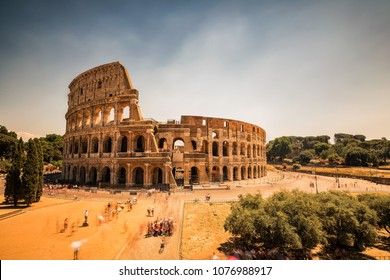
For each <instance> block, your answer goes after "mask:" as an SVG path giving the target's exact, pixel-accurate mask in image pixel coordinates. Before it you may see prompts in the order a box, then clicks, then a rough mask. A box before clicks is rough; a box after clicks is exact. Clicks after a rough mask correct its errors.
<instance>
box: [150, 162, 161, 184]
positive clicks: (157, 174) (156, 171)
mask: <svg viewBox="0 0 390 280" xmlns="http://www.w3.org/2000/svg"><path fill="white" fill-rule="evenodd" d="M150 175H151V178H150V179H151V180H150V181H151V182H152V185H154V186H157V185H158V184H162V183H163V171H162V169H161V168H160V167H155V168H153V170H152V173H151V174H150Z"/></svg>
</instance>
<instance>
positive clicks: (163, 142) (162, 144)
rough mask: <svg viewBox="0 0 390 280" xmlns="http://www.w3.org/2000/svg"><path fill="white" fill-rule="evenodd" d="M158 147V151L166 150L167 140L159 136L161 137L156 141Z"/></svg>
mask: <svg viewBox="0 0 390 280" xmlns="http://www.w3.org/2000/svg"><path fill="white" fill-rule="evenodd" d="M158 149H159V150H160V152H164V151H167V150H168V142H167V139H165V138H161V139H160V140H159V141H158Z"/></svg>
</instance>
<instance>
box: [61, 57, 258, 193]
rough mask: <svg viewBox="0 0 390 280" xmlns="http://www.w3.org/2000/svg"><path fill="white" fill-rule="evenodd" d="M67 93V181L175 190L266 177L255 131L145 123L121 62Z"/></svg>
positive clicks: (233, 123)
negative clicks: (195, 185) (197, 185)
mask: <svg viewBox="0 0 390 280" xmlns="http://www.w3.org/2000/svg"><path fill="white" fill-rule="evenodd" d="M69 89H70V92H69V94H68V111H67V113H66V116H65V118H66V133H65V136H64V140H65V144H64V159H63V173H62V174H63V175H62V176H63V178H62V179H64V180H65V181H67V182H72V183H76V184H82V185H94V186H98V187H99V188H120V189H131V188H154V187H160V188H161V187H163V188H165V187H170V188H176V187H177V186H191V185H194V184H199V185H210V184H214V183H215V184H222V183H224V182H225V183H226V182H234V181H240V180H247V179H256V178H260V177H263V176H265V175H266V167H265V166H266V156H265V141H266V139H265V131H264V130H263V129H262V128H261V127H259V126H256V125H253V124H249V123H245V122H242V121H237V120H230V119H221V118H209V117H204V116H181V119H180V121H176V120H168V121H167V122H166V123H163V122H158V121H156V120H153V119H144V118H143V116H142V113H141V108H140V106H139V104H138V98H139V92H138V91H137V90H136V89H135V88H134V87H133V85H132V83H131V80H130V77H129V74H128V72H127V69H126V68H125V67H124V66H123V65H122V64H121V63H119V62H113V63H109V64H105V65H101V66H98V67H95V68H92V69H90V70H88V71H85V72H83V73H81V74H80V75H78V76H77V77H76V78H75V79H74V80H73V81H72V82H71V83H70V85H69ZM168 109H169V108H168Z"/></svg>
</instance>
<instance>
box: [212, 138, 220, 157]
mask: <svg viewBox="0 0 390 280" xmlns="http://www.w3.org/2000/svg"><path fill="white" fill-rule="evenodd" d="M218 156H219V147H218V142H215V141H214V142H213V157H218Z"/></svg>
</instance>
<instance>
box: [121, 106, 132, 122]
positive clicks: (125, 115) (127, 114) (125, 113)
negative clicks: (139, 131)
mask: <svg viewBox="0 0 390 280" xmlns="http://www.w3.org/2000/svg"><path fill="white" fill-rule="evenodd" d="M129 119H130V106H129V105H127V106H126V107H124V108H123V110H122V119H121V121H126V120H129Z"/></svg>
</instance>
